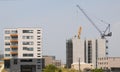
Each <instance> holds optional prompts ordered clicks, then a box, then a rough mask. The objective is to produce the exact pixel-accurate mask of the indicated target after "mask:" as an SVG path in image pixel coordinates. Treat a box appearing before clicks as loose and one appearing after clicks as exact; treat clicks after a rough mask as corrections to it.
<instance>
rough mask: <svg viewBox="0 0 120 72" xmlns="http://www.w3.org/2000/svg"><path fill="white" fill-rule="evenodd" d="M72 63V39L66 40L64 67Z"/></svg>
mask: <svg viewBox="0 0 120 72" xmlns="http://www.w3.org/2000/svg"><path fill="white" fill-rule="evenodd" d="M72 63H73V43H72V39H68V40H66V67H67V68H71V64H72Z"/></svg>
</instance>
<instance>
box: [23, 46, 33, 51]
mask: <svg viewBox="0 0 120 72" xmlns="http://www.w3.org/2000/svg"><path fill="white" fill-rule="evenodd" d="M23 50H27V51H33V47H23Z"/></svg>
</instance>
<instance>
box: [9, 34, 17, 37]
mask: <svg viewBox="0 0 120 72" xmlns="http://www.w3.org/2000/svg"><path fill="white" fill-rule="evenodd" d="M10 36H11V37H17V36H18V34H10Z"/></svg>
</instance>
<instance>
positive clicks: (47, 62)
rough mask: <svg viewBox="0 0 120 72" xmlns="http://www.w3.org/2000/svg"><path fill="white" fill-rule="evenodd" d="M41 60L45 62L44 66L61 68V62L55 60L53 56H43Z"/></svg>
mask: <svg viewBox="0 0 120 72" xmlns="http://www.w3.org/2000/svg"><path fill="white" fill-rule="evenodd" d="M43 59H44V60H45V66H47V65H50V64H52V65H55V66H56V67H60V66H61V61H60V60H56V59H55V56H48V55H44V56H43Z"/></svg>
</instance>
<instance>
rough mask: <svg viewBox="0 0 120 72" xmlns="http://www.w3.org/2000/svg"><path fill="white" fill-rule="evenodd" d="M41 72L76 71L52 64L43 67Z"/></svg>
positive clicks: (75, 71)
mask: <svg viewBox="0 0 120 72" xmlns="http://www.w3.org/2000/svg"><path fill="white" fill-rule="evenodd" d="M43 72H78V71H77V70H75V69H67V68H57V67H55V66H54V65H48V66H46V67H45V69H43Z"/></svg>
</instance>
